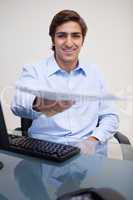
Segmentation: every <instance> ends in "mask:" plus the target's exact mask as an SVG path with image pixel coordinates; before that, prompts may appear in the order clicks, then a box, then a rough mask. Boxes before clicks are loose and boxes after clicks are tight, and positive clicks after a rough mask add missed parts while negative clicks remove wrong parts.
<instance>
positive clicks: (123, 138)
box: [114, 131, 131, 144]
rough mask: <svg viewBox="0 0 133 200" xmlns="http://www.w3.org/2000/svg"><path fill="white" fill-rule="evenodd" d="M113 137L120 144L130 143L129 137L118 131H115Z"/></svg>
mask: <svg viewBox="0 0 133 200" xmlns="http://www.w3.org/2000/svg"><path fill="white" fill-rule="evenodd" d="M114 137H115V139H117V141H118V142H119V143H120V144H131V143H130V141H129V139H128V138H127V137H126V136H125V135H123V134H122V133H120V132H119V131H117V132H116V133H115V135H114Z"/></svg>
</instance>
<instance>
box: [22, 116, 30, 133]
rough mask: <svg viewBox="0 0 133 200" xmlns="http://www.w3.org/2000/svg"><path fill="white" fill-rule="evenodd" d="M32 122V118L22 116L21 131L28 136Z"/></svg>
mask: <svg viewBox="0 0 133 200" xmlns="http://www.w3.org/2000/svg"><path fill="white" fill-rule="evenodd" d="M31 124H32V119H28V118H21V131H22V135H23V136H28V128H29V127H30V126H31Z"/></svg>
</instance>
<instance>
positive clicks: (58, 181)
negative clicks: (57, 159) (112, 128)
mask: <svg viewBox="0 0 133 200" xmlns="http://www.w3.org/2000/svg"><path fill="white" fill-rule="evenodd" d="M115 145H116V144H115ZM112 148H113V145H112ZM127 151H130V148H129V147H128V146H127ZM0 160H1V161H2V162H3V163H4V168H3V169H2V170H0V200H7V199H8V200H55V199H56V197H57V196H59V195H61V194H63V193H66V192H69V191H73V190H77V189H79V188H85V187H111V188H112V189H115V190H117V191H119V192H120V193H121V194H122V195H124V196H125V197H126V199H128V200H132V199H133V160H118V159H117V160H116V159H109V158H106V157H104V156H102V155H90V156H87V155H84V154H83V153H81V154H80V155H78V156H75V157H73V158H72V159H70V160H68V161H66V162H64V163H59V164H58V163H53V162H50V161H45V160H42V159H38V158H33V157H28V156H24V155H18V154H15V153H11V152H7V151H3V150H0Z"/></svg>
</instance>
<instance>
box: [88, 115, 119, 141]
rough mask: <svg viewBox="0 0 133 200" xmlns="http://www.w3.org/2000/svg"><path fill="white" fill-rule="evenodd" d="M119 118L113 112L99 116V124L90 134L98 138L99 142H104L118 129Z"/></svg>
mask: <svg viewBox="0 0 133 200" xmlns="http://www.w3.org/2000/svg"><path fill="white" fill-rule="evenodd" d="M118 125H119V118H118V116H117V115H115V114H106V115H102V116H100V117H99V125H98V127H96V129H95V130H94V131H93V134H92V135H91V136H93V137H96V138H97V139H99V141H100V142H102V143H103V142H106V141H107V140H108V139H110V138H111V137H112V136H113V135H114V134H115V132H116V131H117V129H118Z"/></svg>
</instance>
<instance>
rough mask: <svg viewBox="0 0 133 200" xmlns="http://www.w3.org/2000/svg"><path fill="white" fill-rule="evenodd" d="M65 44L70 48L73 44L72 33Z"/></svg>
mask: <svg viewBox="0 0 133 200" xmlns="http://www.w3.org/2000/svg"><path fill="white" fill-rule="evenodd" d="M65 45H66V46H67V47H69V48H70V47H72V46H73V40H72V37H71V35H68V36H67V38H66V42H65Z"/></svg>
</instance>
